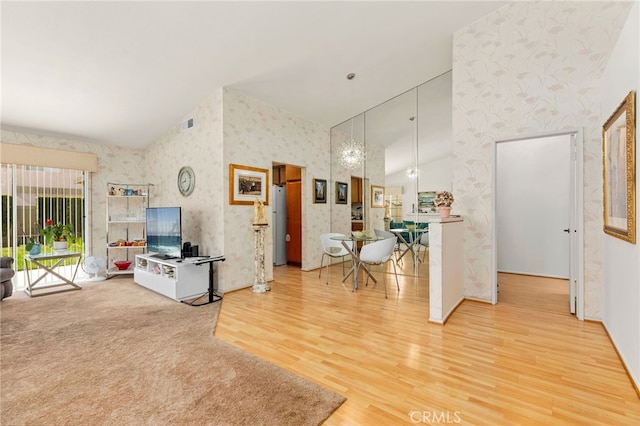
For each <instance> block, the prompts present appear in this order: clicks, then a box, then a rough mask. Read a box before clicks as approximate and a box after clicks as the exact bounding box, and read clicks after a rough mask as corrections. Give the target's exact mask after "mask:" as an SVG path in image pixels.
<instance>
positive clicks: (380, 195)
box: [371, 185, 384, 207]
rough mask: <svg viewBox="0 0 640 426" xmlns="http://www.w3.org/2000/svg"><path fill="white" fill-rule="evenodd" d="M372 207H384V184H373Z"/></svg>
mask: <svg viewBox="0 0 640 426" xmlns="http://www.w3.org/2000/svg"><path fill="white" fill-rule="evenodd" d="M371 207H384V186H377V185H371Z"/></svg>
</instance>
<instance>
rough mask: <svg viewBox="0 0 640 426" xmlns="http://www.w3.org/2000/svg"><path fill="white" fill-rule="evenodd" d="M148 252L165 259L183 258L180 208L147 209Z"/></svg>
mask: <svg viewBox="0 0 640 426" xmlns="http://www.w3.org/2000/svg"><path fill="white" fill-rule="evenodd" d="M147 251H148V252H149V253H151V254H153V255H155V256H156V257H161V258H164V259H168V258H173V257H182V211H181V209H180V207H149V208H147Z"/></svg>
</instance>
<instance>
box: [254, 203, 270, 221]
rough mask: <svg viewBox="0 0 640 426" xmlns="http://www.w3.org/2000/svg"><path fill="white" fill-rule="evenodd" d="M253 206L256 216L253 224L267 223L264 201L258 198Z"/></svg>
mask: <svg viewBox="0 0 640 426" xmlns="http://www.w3.org/2000/svg"><path fill="white" fill-rule="evenodd" d="M253 208H254V210H255V218H254V219H253V224H254V225H266V224H267V217H266V216H265V215H264V202H262V200H258V199H257V198H256V200H255V201H254V202H253Z"/></svg>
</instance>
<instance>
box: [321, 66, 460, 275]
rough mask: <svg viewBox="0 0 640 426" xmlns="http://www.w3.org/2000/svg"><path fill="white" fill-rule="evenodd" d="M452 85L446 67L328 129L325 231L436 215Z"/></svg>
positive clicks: (446, 167)
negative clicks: (328, 204) (328, 200)
mask: <svg viewBox="0 0 640 426" xmlns="http://www.w3.org/2000/svg"><path fill="white" fill-rule="evenodd" d="M451 88H452V86H451V71H449V72H447V73H444V74H442V75H440V76H438V77H436V78H434V79H432V80H429V81H427V82H425V83H423V84H421V85H420V86H418V87H415V88H413V89H411V90H409V91H407V92H405V93H402V94H400V95H398V96H396V97H394V98H392V99H389V100H388V101H386V102H384V103H382V104H380V105H378V106H376V107H374V108H372V109H370V110H368V111H365V112H363V113H362V114H359V115H357V116H356V117H353V118H352V119H350V120H347V121H345V122H344V123H341V124H339V125H338V126H335V127H334V128H332V129H331V155H332V159H331V160H332V162H331V182H330V185H331V188H332V189H333V190H332V191H331V193H333V194H334V197H333V199H332V200H331V227H332V230H331V232H340V233H345V234H346V233H349V232H351V231H352V230H360V229H365V230H367V231H374V230H375V229H385V228H388V226H389V225H390V222H391V221H394V222H403V223H423V222H425V221H426V220H427V219H428V217H429V215H437V213H436V209H435V206H434V205H433V197H434V196H435V192H436V191H442V190H448V191H451V189H452V188H451V182H452V172H451V167H452V151H453V145H452V123H451V115H452V114H451V113H452V100H451V99H452V98H451ZM345 184H346V187H347V190H346V191H345ZM341 190H342V191H341ZM345 192H346V195H347V196H346V199H345V197H344V196H340V194H344V193H345ZM381 194H384V195H383V198H381V197H380V196H381ZM385 217H386V220H385ZM403 269H404V270H405V271H407V273H408V271H409V270H410V268H403ZM422 270H423V268H415V271H416V273H417V272H419V271H422ZM419 273H420V274H422V272H419Z"/></svg>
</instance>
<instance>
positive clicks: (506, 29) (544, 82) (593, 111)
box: [2, 2, 640, 387]
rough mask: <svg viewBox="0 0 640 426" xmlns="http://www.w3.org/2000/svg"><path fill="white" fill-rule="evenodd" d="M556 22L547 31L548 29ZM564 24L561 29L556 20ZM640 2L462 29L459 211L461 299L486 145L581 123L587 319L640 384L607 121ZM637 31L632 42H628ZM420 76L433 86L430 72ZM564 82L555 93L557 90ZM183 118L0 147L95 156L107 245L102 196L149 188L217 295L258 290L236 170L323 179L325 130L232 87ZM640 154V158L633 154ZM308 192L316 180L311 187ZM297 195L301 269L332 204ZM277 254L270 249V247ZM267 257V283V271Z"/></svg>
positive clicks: (479, 231) (497, 19)
mask: <svg viewBox="0 0 640 426" xmlns="http://www.w3.org/2000/svg"><path fill="white" fill-rule="evenodd" d="M547 20H550V21H554V23H555V25H554V26H553V27H551V28H546V27H545V29H546V31H539V28H540V26H541V22H545V21H547ZM555 21H558V22H555ZM638 23H639V22H638V4H637V2H635V3H628V2H620V3H610V2H602V3H591V2H589V3H586V4H582V3H580V4H578V3H575V4H573V3H571V4H570V7H568V6H567V5H563V4H562V3H555V2H554V3H536V2H516V3H512V4H509V5H508V6H506V7H505V8H503V9H500V10H499V11H497V12H494V13H493V14H491V15H488V16H486V17H484V18H483V19H482V20H480V21H477V22H475V23H473V24H471V25H469V26H467V27H465V28H462V29H461V30H459V31H458V32H456V33H455V34H454V37H453V43H452V46H453V47H452V63H453V84H454V86H453V93H454V108H453V126H454V158H455V160H454V171H453V176H454V183H453V188H454V192H455V195H456V202H457V205H456V208H457V209H458V212H459V213H460V214H462V215H463V216H465V223H466V229H465V235H466V240H465V253H464V259H465V264H466V267H465V297H467V298H468V299H473V300H480V301H483V302H489V301H490V300H491V285H490V283H491V280H492V276H491V275H492V271H491V263H492V260H491V250H490V249H491V239H490V237H491V233H492V229H493V227H492V224H491V203H492V170H491V164H492V151H491V150H492V147H493V143H494V142H495V141H496V140H498V139H500V138H504V137H513V136H518V135H523V136H524V135H531V134H540V133H544V132H550V131H555V130H559V129H565V128H580V129H582V134H583V139H584V146H585V161H584V176H585V190H584V197H585V198H584V222H585V223H584V228H585V245H584V248H583V249H584V285H585V292H584V319H587V320H592V321H599V322H602V323H603V324H604V326H605V327H606V329H607V331H608V333H609V335H610V337H611V340H612V341H613V343H614V346H615V347H616V349H617V351H618V352H619V354H620V356H621V358H622V359H623V360H624V364H625V365H626V368H627V370H628V372H629V375H630V377H631V379H632V381H633V382H634V383H635V386H636V387H637V386H638V384H639V383H640V354H638V347H639V345H638V342H639V341H640V317H639V316H638V315H639V314H638V310H637V305H638V303H639V302H640V290H639V289H638V283H639V282H640V279H639V278H638V269H637V266H634V265H637V262H638V259H639V258H640V255H639V253H638V248H637V246H636V245H632V244H627V243H624V242H621V241H619V240H616V239H614V238H611V237H609V236H606V235H604V233H603V232H602V155H601V126H602V124H603V122H604V121H605V120H606V118H607V117H608V116H609V114H610V113H611V112H612V111H613V110H614V109H615V107H616V106H617V105H618V104H619V102H620V101H621V100H622V99H623V98H624V96H625V95H626V94H627V93H628V92H629V91H630V90H637V87H638V86H639V85H640V84H639V83H640V81H639V80H638V75H639V74H640V73H639V72H638V60H637V59H638V58H637V40H638V38H637V32H638ZM634 37H635V38H634ZM425 80H426V78H425ZM558 85H559V86H558ZM204 95H206V96H207V97H206V99H205V100H204V101H202V102H201V103H200V104H199V105H197V106H196V107H194V108H191V109H189V110H186V111H185V113H184V117H190V118H193V120H194V123H195V126H194V127H193V128H192V129H190V130H189V131H188V132H183V131H182V130H181V122H179V121H177V122H172V123H167V128H168V130H167V131H166V132H165V133H164V134H162V135H160V136H158V137H157V138H156V139H155V140H154V142H153V143H152V144H151V145H149V146H148V147H145V148H143V149H138V148H128V147H125V146H114V145H104V144H98V143H93V142H89V141H86V140H83V139H76V138H71V137H62V136H51V135H47V134H46V132H44V131H43V132H40V133H38V132H29V131H26V130H22V131H20V130H16V129H13V130H10V129H7V128H6V126H4V125H3V129H2V143H3V144H31V145H34V146H39V147H46V148H56V149H60V150H64V151H80V152H92V153H95V154H97V156H98V162H99V164H98V171H97V172H96V173H94V174H93V175H92V181H91V199H92V205H91V211H92V216H91V218H90V220H91V223H92V226H91V234H92V235H91V238H92V240H93V244H94V246H96V247H100V246H103V245H104V244H105V236H104V229H103V227H102V224H103V223H105V212H106V208H105V188H106V185H107V182H109V181H111V180H113V178H114V176H117V177H118V179H119V180H121V181H131V182H151V183H153V185H154V187H153V193H152V204H153V205H156V206H162V205H180V206H182V207H183V209H184V211H185V217H184V219H183V220H184V224H183V225H184V230H185V235H184V237H185V240H189V241H193V242H195V243H198V244H199V245H200V247H201V251H202V252H203V253H220V252H222V253H224V255H225V256H226V258H227V261H226V262H225V263H224V265H222V267H221V271H220V281H219V289H220V290H221V291H223V292H229V291H233V290H237V289H241V288H245V287H247V286H250V285H251V283H252V282H253V257H252V256H251V242H252V239H253V234H252V232H253V231H252V229H251V226H250V224H251V220H252V217H253V216H252V215H253V211H252V209H250V208H246V207H244V206H235V205H230V204H229V203H228V199H229V186H228V181H229V164H232V163H233V164H244V165H247V166H254V167H261V168H266V169H269V168H270V166H271V162H272V161H273V159H277V160H278V161H280V162H283V163H287V164H293V165H296V166H299V167H302V168H303V181H304V182H307V183H309V182H311V180H312V179H313V178H323V177H329V176H330V175H331V170H330V167H329V155H330V152H329V142H328V141H329V129H328V127H327V126H324V125H321V124H319V123H316V122H314V121H311V120H308V119H305V118H302V117H299V116H296V115H294V114H292V113H289V112H287V111H285V110H284V109H283V108H280V107H277V106H274V105H270V104H267V103H265V102H263V101H261V100H258V99H256V98H254V97H252V96H250V95H247V94H245V93H241V92H240V91H238V90H235V89H233V88H230V87H222V88H218V89H216V90H215V92H214V93H211V94H204ZM636 155H637V153H636ZM184 165H189V166H191V167H192V168H193V169H194V170H195V172H196V175H197V182H198V184H197V185H196V188H195V190H194V192H193V194H192V195H191V196H190V197H187V198H184V197H182V196H181V195H180V194H179V193H178V191H177V190H176V189H175V180H176V175H177V173H178V171H179V169H180V168H181V167H182V166H184ZM310 185H311V184H310V183H309V184H308V187H309V188H310V187H311V186H310ZM311 197H312V194H311V192H310V191H308V192H303V204H304V206H305V209H304V212H303V251H302V270H312V269H314V268H317V267H318V266H319V264H320V258H321V247H320V246H319V244H317V241H318V236H319V234H320V233H321V232H324V231H325V230H326V229H329V228H330V212H329V209H328V206H327V205H321V204H314V203H313V202H312V199H311ZM267 252H269V250H267ZM271 263H272V262H271V261H270V258H269V255H268V256H267V261H266V265H267V270H266V276H267V279H268V280H269V279H272V278H273V267H272V266H270V265H271Z"/></svg>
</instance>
